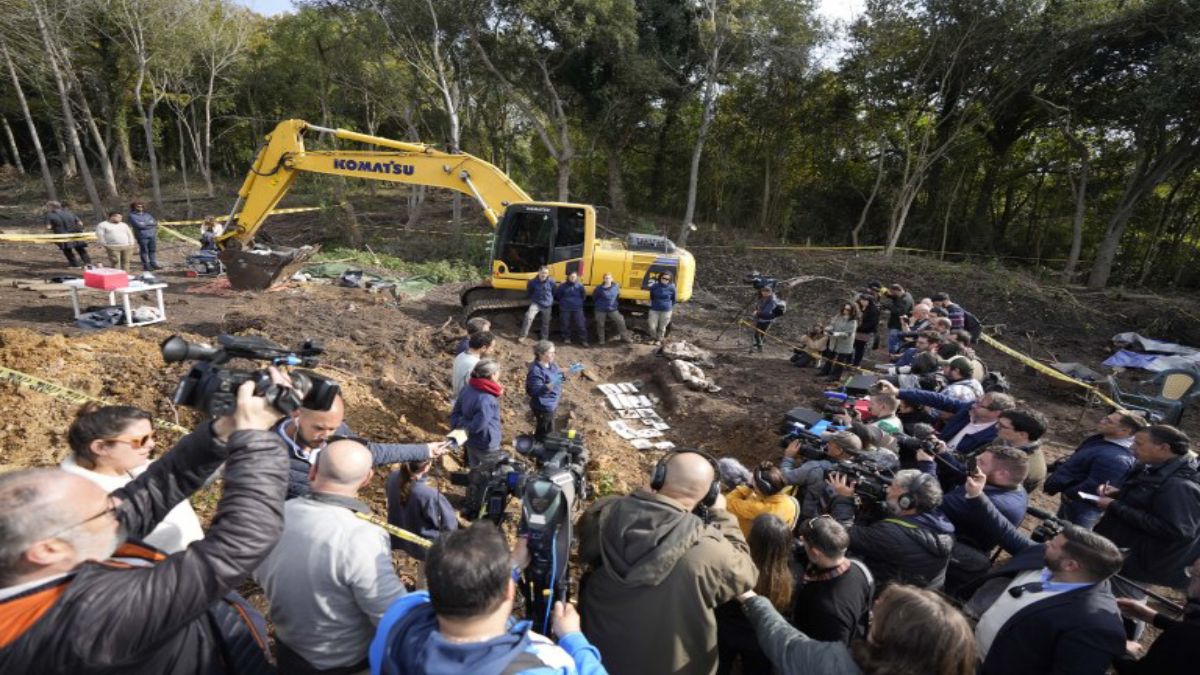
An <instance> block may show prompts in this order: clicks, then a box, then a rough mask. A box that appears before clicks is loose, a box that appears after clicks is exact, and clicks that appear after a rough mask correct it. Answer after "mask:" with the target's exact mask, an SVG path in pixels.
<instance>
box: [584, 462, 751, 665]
mask: <svg viewBox="0 0 1200 675" xmlns="http://www.w3.org/2000/svg"><path fill="white" fill-rule="evenodd" d="M715 481H716V471H715V468H714V462H713V461H712V460H711V458H709V457H708V456H707V455H704V454H701V453H699V452H697V451H695V450H677V451H675V452H672V453H670V454H669V455H667V457H666V458H664V459H663V460H662V461H661V462H660V463H659V466H658V467H656V469H655V476H654V478H653V479H652V480H651V485H650V487H649V488H647V489H641V490H637V491H636V492H634V493H633V494H630V495H627V496H624V497H608V498H604V499H601V500H599V501H597V502H596V503H595V504H593V505H592V507H591V508H590V509H588V511H587V512H586V513H585V514H584V516H583V517H582V518H581V519H580V523H579V528H580V537H579V557H580V560H581V562H582V563H583V564H584V565H585V566H586V568H587V571H586V572H585V575H584V578H583V581H582V584H581V586H582V588H581V592H580V607H581V614H582V617H583V632H584V635H586V636H587V638H588V640H590V641H591V642H592V644H594V645H596V647H597V648H599V649H600V650H601V653H602V654H604V655H605V656H604V663H605V666H607V668H608V671H609V672H610V673H615V674H617V675H621V674H624V673H630V674H632V673H672V674H674V675H708V674H709V673H714V672H716V669H717V623H716V619H715V617H714V616H713V611H712V610H713V608H714V607H716V606H717V605H720V604H722V603H724V602H726V601H728V600H732V599H733V598H735V597H737V595H738V594H739V593H741V592H743V591H745V590H747V589H749V588H751V587H753V586H754V583H755V581H756V580H757V578H758V571H757V569H756V568H755V566H754V563H753V562H752V561H751V559H750V549H749V546H747V545H746V540H745V538H744V537H743V536H742V532H741V530H740V529H739V528H738V525H737V519H735V518H734V517H733V515H731V514H730V513H729V512H728V511H726V510H725V499H724V497H723V496H722V495H721V494H720V491H719V489H718V486H717V485H716V483H715ZM697 513H699V514H700V515H697Z"/></svg>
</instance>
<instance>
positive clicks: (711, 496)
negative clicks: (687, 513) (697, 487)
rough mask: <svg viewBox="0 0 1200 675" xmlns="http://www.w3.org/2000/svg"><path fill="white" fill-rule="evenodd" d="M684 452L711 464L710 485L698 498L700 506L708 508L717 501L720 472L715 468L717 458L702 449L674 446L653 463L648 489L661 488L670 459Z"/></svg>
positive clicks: (664, 481) (719, 492) (719, 491)
mask: <svg viewBox="0 0 1200 675" xmlns="http://www.w3.org/2000/svg"><path fill="white" fill-rule="evenodd" d="M685 452H690V453H692V454H694V455H700V456H701V457H703V458H704V459H705V461H707V462H708V463H709V464H710V465H712V468H713V482H712V485H709V486H708V492H707V493H706V494H705V495H704V498H703V499H701V500H700V506H703V507H705V508H708V507H710V506H712V505H713V504H716V503H717V497H718V496H720V494H721V473H720V471H719V470H718V468H717V460H716V459H714V458H713V456H712V455H710V454H708V453H707V452H705V451H703V450H696V449H695V448H676V449H674V450H671V451H670V452H668V453H667V454H665V455H663V456H662V459H660V460H658V463H657V464H655V465H654V473H652V474H650V489H651V490H654V491H655V492H658V491H659V490H661V489H662V486H663V485H664V484H665V483H666V482H667V464H668V463H669V462H670V461H671V458H672V457H674V456H676V455H682V454H683V453H685Z"/></svg>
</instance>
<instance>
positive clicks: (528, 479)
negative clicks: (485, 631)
mask: <svg viewBox="0 0 1200 675" xmlns="http://www.w3.org/2000/svg"><path fill="white" fill-rule="evenodd" d="M515 445H516V447H517V452H519V453H521V454H522V455H524V456H526V457H529V458H531V459H532V460H533V463H534V467H535V469H534V471H533V472H529V471H527V469H526V468H524V467H522V466H520V465H518V464H517V463H516V462H514V461H513V460H512V459H511V458H509V457H507V456H505V457H503V458H502V459H500V460H499V461H497V462H495V463H493V464H491V465H489V466H487V467H478V468H476V469H475V470H473V471H471V472H470V474H467V475H463V474H454V475H452V476H451V482H453V483H454V484H456V485H466V486H467V492H468V495H467V501H468V504H470V505H471V507H472V508H474V507H475V505H478V508H479V513H480V517H481V518H485V519H487V520H491V521H492V522H494V523H496V525H500V524H501V523H502V522H503V521H504V511H505V508H506V507H507V505H508V498H509V497H510V496H511V495H517V494H519V495H520V496H521V522H520V525H519V528H518V529H519V532H520V533H521V534H523V535H525V536H527V537H528V543H529V559H530V561H529V566H528V567H526V568H525V571H524V573H523V574H522V577H521V583H520V586H521V592H522V594H523V596H524V597H525V602H526V607H527V609H528V618H530V619H531V620H534V619H536V620H537V621H539V622H541V624H540V625H539V628H538V630H542V631H545V630H549V628H550V610H551V608H552V607H553V606H554V602H555V601H556V600H566V599H567V588H568V583H569V581H570V579H569V576H568V574H567V563H568V560H569V558H570V553H571V541H572V534H571V528H572V526H573V522H572V521H573V519H574V515H575V513H576V511H577V510H578V509H579V508H580V507H581V505H582V504H583V500H584V499H586V498H587V494H588V484H587V476H586V467H587V460H588V453H587V448H586V447H585V446H584V443H583V438H582V437H581V436H580V435H579V434H578V433H577V432H576V431H574V430H570V431H566V432H555V433H550V434H547V435H546V436H545V438H543V439H542V440H541V441H538V440H535V439H534V438H533V437H532V436H518V437H517V439H516V443H515Z"/></svg>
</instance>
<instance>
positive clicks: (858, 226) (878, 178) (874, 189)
mask: <svg viewBox="0 0 1200 675" xmlns="http://www.w3.org/2000/svg"><path fill="white" fill-rule="evenodd" d="M880 141H881V142H880V147H879V162H878V163H877V165H876V167H875V184H874V185H872V186H871V194H870V195H868V196H867V203H866V204H863V208H862V212H861V213H859V214H858V222H857V223H855V225H854V229H853V230H850V245H851V246H855V247H857V246H858V238H859V236H860V235H861V233H862V229H863V226H864V225H866V224H867V214H868V213H870V212H871V205H872V204H874V203H875V198H876V197H878V196H879V188H880V186H882V185H883V174H884V171H883V159H884V152H883V143H882V139H880Z"/></svg>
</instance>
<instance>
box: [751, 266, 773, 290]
mask: <svg viewBox="0 0 1200 675" xmlns="http://www.w3.org/2000/svg"><path fill="white" fill-rule="evenodd" d="M746 283H748V284H750V285H751V286H753V287H754V290H756V291H757V290H760V289H763V288H769V289H771V290H775V284H778V283H779V280H778V279H776V278H775V277H769V276H767V275H765V274H760V273H759V271H758V270H754V271H753V272H750V273H749V274H747V275H746Z"/></svg>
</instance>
